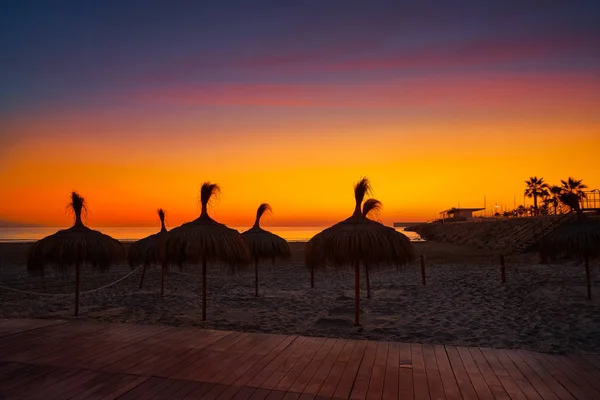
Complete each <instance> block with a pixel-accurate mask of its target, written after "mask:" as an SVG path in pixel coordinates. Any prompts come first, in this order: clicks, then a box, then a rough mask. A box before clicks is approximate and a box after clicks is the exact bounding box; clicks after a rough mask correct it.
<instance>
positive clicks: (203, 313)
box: [202, 259, 206, 321]
mask: <svg viewBox="0 0 600 400" xmlns="http://www.w3.org/2000/svg"><path fill="white" fill-rule="evenodd" d="M202 321H206V260H205V259H202Z"/></svg>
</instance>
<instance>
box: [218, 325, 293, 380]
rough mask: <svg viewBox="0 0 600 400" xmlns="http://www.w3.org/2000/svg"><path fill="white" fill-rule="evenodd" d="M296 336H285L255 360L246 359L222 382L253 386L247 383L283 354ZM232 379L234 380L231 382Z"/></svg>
mask: <svg viewBox="0 0 600 400" xmlns="http://www.w3.org/2000/svg"><path fill="white" fill-rule="evenodd" d="M297 338H298V337H297V336H287V337H285V339H283V340H282V341H281V342H280V343H279V344H278V345H277V346H276V347H275V348H273V349H272V350H271V351H269V353H267V354H265V355H264V356H262V358H260V359H258V361H257V362H255V363H252V361H248V362H247V363H246V364H244V365H241V366H240V367H239V368H238V369H236V370H235V371H233V373H232V374H231V377H228V378H226V379H225V380H223V382H222V383H226V384H232V385H235V386H252V387H254V386H255V385H249V383H250V382H251V381H252V380H253V379H254V378H255V377H256V376H258V375H259V374H260V373H261V372H263V371H265V369H266V368H267V367H268V366H269V365H270V364H271V362H272V361H273V360H275V359H276V358H277V357H279V356H280V355H281V354H283V353H284V352H285V351H286V349H288V348H290V346H291V345H292V343H294V342H295V341H296V340H297ZM232 380H234V381H233V382H232Z"/></svg>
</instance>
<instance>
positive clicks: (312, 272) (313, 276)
mask: <svg viewBox="0 0 600 400" xmlns="http://www.w3.org/2000/svg"><path fill="white" fill-rule="evenodd" d="M310 287H311V288H314V287H315V267H311V268H310Z"/></svg>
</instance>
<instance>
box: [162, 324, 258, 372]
mask: <svg viewBox="0 0 600 400" xmlns="http://www.w3.org/2000/svg"><path fill="white" fill-rule="evenodd" d="M247 337H248V333H242V332H240V333H234V334H233V335H230V336H227V337H225V338H223V339H222V340H219V341H217V342H215V343H214V344H212V345H210V346H208V347H206V348H205V349H202V350H200V351H199V352H198V353H197V355H198V356H199V357H198V358H196V359H195V360H194V361H193V362H191V363H190V364H188V365H186V366H184V368H182V369H181V370H179V371H178V372H177V373H175V374H173V375H174V376H175V377H177V378H179V379H188V380H198V381H201V380H202V379H198V377H199V376H201V375H203V374H205V373H206V372H207V370H209V369H211V368H212V365H213V363H218V362H219V360H221V359H222V357H223V356H224V354H225V353H226V351H225V350H227V349H230V348H233V347H234V346H236V345H237V344H238V343H239V342H241V341H243V340H245V339H246V338H247ZM211 370H212V369H211Z"/></svg>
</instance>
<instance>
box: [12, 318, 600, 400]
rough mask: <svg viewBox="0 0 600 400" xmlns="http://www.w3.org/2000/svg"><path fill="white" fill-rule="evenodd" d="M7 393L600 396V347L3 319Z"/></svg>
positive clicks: (192, 396)
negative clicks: (541, 347)
mask: <svg viewBox="0 0 600 400" xmlns="http://www.w3.org/2000/svg"><path fill="white" fill-rule="evenodd" d="M0 398H1V399H13V398H15V399H17V398H18V399H36V398H39V399H63V400H66V399H115V398H118V399H123V400H124V399H314V398H317V399H329V398H335V399H348V398H350V399H396V398H400V399H424V400H425V399H431V400H433V399H448V400H452V399H600V356H589V355H547V354H540V353H535V352H531V351H522V350H498V349H484V348H476V347H469V348H467V347H455V346H438V345H421V344H414V343H395V342H373V341H367V340H347V339H335V338H313V337H303V336H286V335H268V334H258V333H245V332H228V331H212V330H202V329H195V328H174V327H167V326H147V325H130V324H109V323H99V322H82V321H52V320H25V319H6V320H0Z"/></svg>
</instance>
